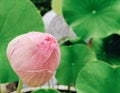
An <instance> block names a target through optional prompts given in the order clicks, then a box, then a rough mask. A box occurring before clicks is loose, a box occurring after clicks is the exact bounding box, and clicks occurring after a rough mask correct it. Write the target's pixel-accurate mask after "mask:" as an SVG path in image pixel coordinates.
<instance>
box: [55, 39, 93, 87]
mask: <svg viewBox="0 0 120 93" xmlns="http://www.w3.org/2000/svg"><path fill="white" fill-rule="evenodd" d="M73 41H74V42H73ZM65 44H66V45H65ZM91 60H95V56H94V54H93V53H92V51H91V50H90V49H89V48H88V46H87V45H85V44H82V43H80V42H76V41H75V40H71V41H67V42H65V43H64V44H63V45H62V46H61V62H60V65H59V67H58V69H57V72H56V78H57V80H58V82H59V83H60V84H64V85H71V84H74V83H75V80H76V77H77V74H78V72H79V71H80V70H81V69H82V68H83V67H84V66H85V64H86V63H87V62H89V61H91Z"/></svg>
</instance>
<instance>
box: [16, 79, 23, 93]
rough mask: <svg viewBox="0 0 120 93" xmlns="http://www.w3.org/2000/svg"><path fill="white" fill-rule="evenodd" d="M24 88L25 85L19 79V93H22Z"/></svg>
mask: <svg viewBox="0 0 120 93" xmlns="http://www.w3.org/2000/svg"><path fill="white" fill-rule="evenodd" d="M22 86H23V83H22V81H21V80H20V79H19V83H18V87H17V93H21V89H22Z"/></svg>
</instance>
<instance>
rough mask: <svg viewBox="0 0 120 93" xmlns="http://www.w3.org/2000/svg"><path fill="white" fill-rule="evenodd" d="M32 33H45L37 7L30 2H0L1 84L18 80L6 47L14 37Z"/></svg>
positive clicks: (2, 0) (5, 0)
mask: <svg viewBox="0 0 120 93" xmlns="http://www.w3.org/2000/svg"><path fill="white" fill-rule="evenodd" d="M30 31H41V32H42V31H44V26H43V22H42V19H41V16H40V15H39V12H38V10H37V9H36V7H35V6H34V5H33V4H32V3H31V2H30V1H28V0H20V1H19V0H0V43H1V45H0V83H6V82H12V81H16V80H18V77H17V75H16V74H15V72H14V71H13V70H12V68H11V66H10V64H9V62H8V59H7V57H6V47H7V45H8V43H9V42H10V40H12V39H13V38H14V37H16V36H18V35H20V34H24V33H27V32H30Z"/></svg>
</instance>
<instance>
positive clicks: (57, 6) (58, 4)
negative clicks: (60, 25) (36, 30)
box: [52, 0, 62, 15]
mask: <svg viewBox="0 0 120 93" xmlns="http://www.w3.org/2000/svg"><path fill="white" fill-rule="evenodd" d="M52 9H53V10H54V11H55V12H56V13H57V14H59V15H62V0H52Z"/></svg>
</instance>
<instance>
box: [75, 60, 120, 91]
mask: <svg viewBox="0 0 120 93" xmlns="http://www.w3.org/2000/svg"><path fill="white" fill-rule="evenodd" d="M119 78H120V67H118V68H114V67H112V66H110V65H109V64H107V63H105V62H102V61H95V62H89V63H87V65H86V66H85V67H84V68H83V69H82V70H81V72H79V74H78V77H77V80H76V90H77V93H120V79H119Z"/></svg>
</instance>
